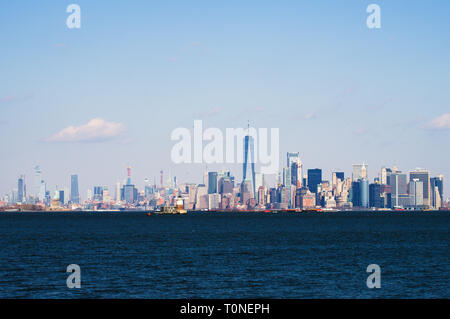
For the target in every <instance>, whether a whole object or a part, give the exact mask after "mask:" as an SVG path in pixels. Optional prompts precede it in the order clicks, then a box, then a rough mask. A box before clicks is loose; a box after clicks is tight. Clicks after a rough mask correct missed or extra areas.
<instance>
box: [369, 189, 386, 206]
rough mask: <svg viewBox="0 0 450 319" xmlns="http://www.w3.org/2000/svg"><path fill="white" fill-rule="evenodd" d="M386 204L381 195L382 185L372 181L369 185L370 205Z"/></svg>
mask: <svg viewBox="0 0 450 319" xmlns="http://www.w3.org/2000/svg"><path fill="white" fill-rule="evenodd" d="M383 206H384V203H383V198H382V197H381V185H380V184H379V183H372V184H370V185H369V207H375V208H382V207H383Z"/></svg>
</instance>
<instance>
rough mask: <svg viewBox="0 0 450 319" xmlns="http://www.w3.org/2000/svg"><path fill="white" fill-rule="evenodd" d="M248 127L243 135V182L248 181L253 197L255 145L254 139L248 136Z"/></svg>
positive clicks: (254, 191) (252, 196) (254, 192)
mask: <svg viewBox="0 0 450 319" xmlns="http://www.w3.org/2000/svg"><path fill="white" fill-rule="evenodd" d="M249 131H250V128H249V129H248V131H247V135H246V136H245V137H244V164H243V175H242V176H243V182H247V184H249V183H250V186H249V189H250V191H251V192H252V194H251V198H255V194H256V190H255V148H254V147H255V145H254V139H253V137H252V136H250V133H249Z"/></svg>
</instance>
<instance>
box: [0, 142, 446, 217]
mask: <svg viewBox="0 0 450 319" xmlns="http://www.w3.org/2000/svg"><path fill="white" fill-rule="evenodd" d="M253 143H254V141H253V138H252V137H251V136H249V135H247V136H245V139H244V152H243V154H244V159H243V166H242V169H243V170H242V180H241V181H240V182H239V181H238V180H237V179H236V178H235V177H234V176H233V174H232V173H231V172H230V171H226V170H224V171H220V172H218V171H205V172H204V175H203V182H202V183H200V184H197V183H183V184H178V183H177V179H176V177H174V178H171V177H169V178H168V179H167V181H165V180H164V175H163V174H164V173H163V171H161V172H160V174H161V178H160V183H159V184H158V185H157V183H156V179H155V181H154V183H153V184H151V183H149V180H148V179H146V180H145V185H144V189H143V190H140V191H139V190H138V189H137V187H136V186H135V185H134V184H133V183H132V182H131V168H130V167H128V168H127V178H126V180H125V181H124V182H123V183H120V182H118V183H117V184H116V185H115V187H114V191H113V192H110V189H109V187H107V186H94V187H93V188H92V189H89V190H88V191H87V197H86V199H85V200H83V201H82V200H81V197H80V194H79V187H78V175H75V174H74V175H71V176H70V192H69V190H68V189H66V188H64V187H63V188H58V187H56V188H55V191H54V193H53V194H52V193H51V192H50V190H47V187H46V183H45V181H44V180H43V178H42V171H41V169H40V167H39V166H36V167H35V168H34V172H35V176H34V187H33V191H32V192H31V194H27V187H26V183H25V176H23V175H21V176H20V177H19V178H18V182H17V189H15V190H13V191H12V192H11V194H8V195H5V196H4V197H3V198H2V200H1V201H0V206H6V205H14V204H16V205H17V204H19V205H20V204H28V205H38V206H40V207H43V208H46V209H72V210H73V209H88V210H92V209H93V210H95V209H145V210H146V209H154V208H157V207H161V206H173V205H175V202H177V201H178V202H179V200H180V199H182V200H183V203H184V208H185V209H187V210H267V209H277V210H280V209H281V210H283V209H284V210H288V209H301V210H314V209H330V210H333V209H341V210H344V209H418V210H423V209H440V208H444V207H448V205H449V203H448V200H447V201H445V200H444V180H443V176H442V175H440V176H437V177H431V176H430V172H429V171H428V170H425V169H415V170H413V171H410V172H409V173H404V172H402V171H400V170H399V169H398V168H397V167H395V166H394V167H393V168H387V167H383V168H381V170H380V172H379V173H378V174H377V177H376V178H374V179H373V180H370V179H369V167H368V165H367V164H364V163H363V164H354V165H353V166H352V174H351V176H349V177H346V176H345V174H344V172H333V173H332V176H331V180H325V179H323V176H322V170H321V169H320V168H312V169H307V170H306V171H304V170H303V163H302V161H301V159H300V154H299V153H298V152H296V153H293V152H288V153H287V156H286V166H284V167H283V168H282V170H281V172H280V173H279V175H278V178H277V182H276V185H273V186H271V187H269V186H268V184H267V183H266V180H265V178H264V175H263V174H262V173H259V172H256V171H255V161H254V148H253Z"/></svg>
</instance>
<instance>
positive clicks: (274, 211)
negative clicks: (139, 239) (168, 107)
mask: <svg viewBox="0 0 450 319" xmlns="http://www.w3.org/2000/svg"><path fill="white" fill-rule="evenodd" d="M352 212H353V213H400V214H401V213H438V212H450V210H449V209H433V210H412V209H411V210H408V209H405V210H371V209H355V210H270V211H268V210H265V211H263V210H211V211H209V210H208V211H206V210H188V211H187V214H197V213H205V214H224V213H226V214H236V213H238V214H239V213H252V214H261V215H262V214H266V215H267V214H278V213H290V214H293V215H294V214H308V213H314V214H323V213H332V214H339V213H352ZM10 213H18V214H19V213H50V214H51V213H99V214H101V213H117V214H120V213H142V214H147V215H183V214H179V213H161V212H158V211H154V210H137V209H136V210H133V209H131V210H5V211H0V215H1V214H10Z"/></svg>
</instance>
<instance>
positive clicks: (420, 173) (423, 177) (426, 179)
mask: <svg viewBox="0 0 450 319" xmlns="http://www.w3.org/2000/svg"><path fill="white" fill-rule="evenodd" d="M414 179H418V180H419V181H421V182H422V183H423V205H424V206H430V205H431V201H430V197H431V196H430V193H431V192H430V190H431V187H430V172H429V171H427V170H425V169H420V168H417V169H415V170H414V171H412V172H410V173H409V180H414Z"/></svg>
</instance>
